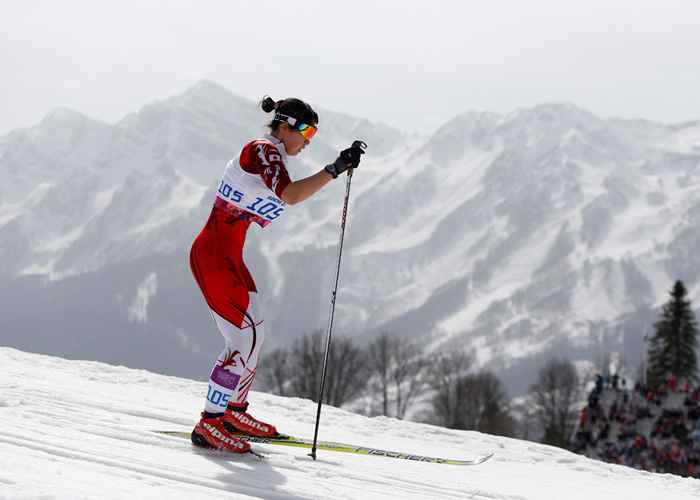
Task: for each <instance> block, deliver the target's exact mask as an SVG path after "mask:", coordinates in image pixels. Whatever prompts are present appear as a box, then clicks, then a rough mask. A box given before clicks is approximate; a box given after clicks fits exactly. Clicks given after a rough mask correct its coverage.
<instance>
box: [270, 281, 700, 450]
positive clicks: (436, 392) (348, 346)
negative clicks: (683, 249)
mask: <svg viewBox="0 0 700 500" xmlns="http://www.w3.org/2000/svg"><path fill="white" fill-rule="evenodd" d="M686 294H687V292H686V290H685V287H684V286H683V284H682V282H680V281H679V282H677V283H676V284H675V285H674V287H673V289H672V291H671V298H670V300H669V302H668V303H667V304H666V305H665V306H664V307H663V310H662V315H661V320H660V321H659V322H658V323H656V324H655V325H654V327H655V334H654V335H653V337H652V338H651V342H650V346H651V347H650V351H649V355H650V363H649V378H650V381H651V382H654V381H656V380H658V379H662V378H663V377H664V376H665V375H666V374H667V373H668V372H670V371H673V372H674V373H675V374H676V375H677V376H679V377H684V378H689V379H694V380H697V359H696V351H697V348H698V341H697V333H698V331H697V323H696V322H695V318H694V316H693V313H692V309H691V305H690V301H689V300H687V297H686ZM324 349H325V336H324V335H323V332H321V331H316V332H313V333H311V334H306V335H304V336H303V337H301V338H300V339H298V340H297V341H296V342H295V343H294V344H293V346H292V347H291V348H289V349H287V348H279V349H277V350H275V351H273V352H271V353H270V354H268V355H267V356H266V357H265V358H264V359H263V360H262V364H263V365H264V367H265V369H264V370H261V371H260V374H259V375H258V377H259V378H260V381H261V382H262V385H263V388H264V389H265V390H266V391H268V392H271V393H274V394H278V395H281V396H286V397H301V398H306V399H310V400H313V401H315V402H317V401H318V390H319V386H320V382H321V381H320V376H321V373H320V372H321V370H320V366H319V362H320V361H319V360H321V359H323V355H324ZM474 366H475V364H474V362H473V360H472V359H471V358H470V356H469V355H468V354H466V353H465V352H464V351H459V350H453V351H449V352H439V353H435V354H430V355H425V354H424V353H422V352H421V350H420V349H419V348H418V347H417V346H416V345H415V344H414V343H412V342H411V341H409V340H406V339H403V338H402V337H400V336H398V335H397V334H392V333H388V332H384V333H381V334H380V335H379V336H378V337H377V338H375V339H374V341H373V342H371V343H370V344H368V345H367V346H366V347H364V348H360V347H358V346H357V345H355V343H354V342H353V341H352V340H351V339H349V338H347V337H339V338H334V339H333V343H332V345H331V349H330V352H329V359H328V368H327V372H326V382H325V389H324V403H325V404H329V405H332V406H337V407H341V406H344V405H350V404H351V405H352V409H353V411H357V412H359V413H363V414H366V415H369V416H376V415H385V416H388V417H394V418H398V419H404V418H405V417H406V415H407V414H408V413H409V411H410V410H412V409H413V410H414V411H413V414H412V415H411V418H412V420H414V421H421V422H425V423H430V424H434V425H438V426H441V427H447V428H451V429H465V430H474V431H479V432H484V433H489V434H495V435H501V436H510V437H519V438H522V439H528V440H531V441H537V442H541V443H545V444H550V445H554V446H560V447H564V448H565V447H567V445H568V440H569V438H570V437H571V436H572V434H573V432H574V431H575V429H576V425H577V422H578V411H579V409H580V405H581V402H582V401H585V391H584V385H585V383H586V382H587V380H581V378H580V377H579V374H578V373H577V371H576V369H575V367H574V365H573V364H572V363H571V362H570V361H568V360H565V359H558V358H551V359H550V360H549V361H548V362H547V363H545V365H543V366H542V367H541V369H540V370H539V372H538V374H537V379H536V380H535V382H534V383H533V384H532V386H531V387H530V389H529V391H528V393H527V395H526V397H525V398H523V399H522V400H521V401H519V403H518V404H514V403H513V402H511V401H510V399H509V398H508V395H507V391H506V389H505V387H504V385H503V383H502V382H501V381H500V380H499V378H498V377H497V376H496V375H494V374H493V373H492V372H490V371H488V370H475V369H474ZM358 408H359V410H358Z"/></svg>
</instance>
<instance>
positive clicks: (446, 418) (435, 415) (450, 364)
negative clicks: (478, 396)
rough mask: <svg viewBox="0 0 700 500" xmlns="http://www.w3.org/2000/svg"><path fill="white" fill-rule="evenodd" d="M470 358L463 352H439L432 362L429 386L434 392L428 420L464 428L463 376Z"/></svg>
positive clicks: (444, 425)
mask: <svg viewBox="0 0 700 500" xmlns="http://www.w3.org/2000/svg"><path fill="white" fill-rule="evenodd" d="M470 364H471V360H470V358H469V356H468V355H467V354H466V353H464V352H454V353H451V354H440V355H438V357H437V358H436V359H435V360H434V362H433V363H432V368H431V370H430V386H431V389H433V391H434V392H435V395H434V396H433V410H432V415H431V418H430V420H431V421H432V422H433V423H435V424H437V425H441V426H443V427H448V428H450V429H464V428H465V424H464V420H463V417H464V409H465V408H464V407H465V401H464V388H463V386H464V378H465V377H466V376H467V375H468V373H469V367H470Z"/></svg>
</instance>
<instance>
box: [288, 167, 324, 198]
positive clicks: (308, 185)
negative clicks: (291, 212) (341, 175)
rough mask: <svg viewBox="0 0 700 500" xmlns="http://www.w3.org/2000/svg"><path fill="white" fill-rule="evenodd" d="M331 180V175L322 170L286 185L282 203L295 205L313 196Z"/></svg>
mask: <svg viewBox="0 0 700 500" xmlns="http://www.w3.org/2000/svg"><path fill="white" fill-rule="evenodd" d="M332 180H333V174H331V173H330V172H328V171H327V170H325V169H323V170H321V171H320V172H317V173H315V174H314V175H312V176H310V177H307V178H305V179H300V180H298V181H294V182H292V183H291V184H288V185H287V187H286V188H284V191H282V195H281V196H280V198H282V201H283V202H285V203H286V204H287V205H296V204H297V203H300V202H302V201H304V200H306V199H308V198H310V197H311V196H312V195H313V194H315V193H316V192H317V191H318V190H319V189H321V188H322V187H323V186H325V185H326V184H328V183H329V182H330V181H332Z"/></svg>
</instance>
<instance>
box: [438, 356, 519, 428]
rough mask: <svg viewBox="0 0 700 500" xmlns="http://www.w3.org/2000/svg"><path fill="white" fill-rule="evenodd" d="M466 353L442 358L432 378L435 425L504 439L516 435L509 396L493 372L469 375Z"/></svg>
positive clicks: (468, 361) (468, 360) (468, 362)
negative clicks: (493, 435)
mask: <svg viewBox="0 0 700 500" xmlns="http://www.w3.org/2000/svg"><path fill="white" fill-rule="evenodd" d="M470 364H471V362H470V359H469V357H468V356H467V355H466V354H465V353H463V352H456V353H451V354H447V355H441V356H440V357H439V359H438V360H437V362H436V363H434V367H435V368H434V369H433V370H432V375H431V386H432V388H433V390H434V391H435V395H434V397H433V412H432V418H431V420H432V422H433V423H436V424H438V425H442V426H444V427H449V428H451V429H468V430H476V431H480V432H487V433H490V434H498V435H502V436H512V435H514V433H515V421H514V419H513V417H512V416H511V414H510V407H509V401H508V397H507V394H506V391H505V388H504V387H503V384H502V383H501V381H500V380H499V379H498V378H497V377H496V376H495V375H493V374H492V373H490V372H487V371H485V372H480V373H476V374H470V373H469V366H470Z"/></svg>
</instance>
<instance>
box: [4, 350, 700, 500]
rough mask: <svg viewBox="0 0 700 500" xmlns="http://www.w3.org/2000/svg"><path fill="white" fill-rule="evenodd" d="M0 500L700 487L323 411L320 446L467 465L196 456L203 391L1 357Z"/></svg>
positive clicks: (505, 496)
mask: <svg viewBox="0 0 700 500" xmlns="http://www.w3.org/2000/svg"><path fill="white" fill-rule="evenodd" d="M0 388H2V391H1V392H0V428H1V429H2V432H0V498H3V499H6V500H20V499H37V498H42V499H44V498H46V499H49V498H50V499H70V500H80V499H89V500H92V499H94V498H101V499H104V500H112V499H114V500H122V499H124V498H149V499H164V500H166V499H167V500H172V499H188V500H198V499H206V500H208V499H210V498H213V497H215V498H222V499H223V498H225V499H248V498H261V499H267V500H283V499H300V498H303V499H308V500H313V499H328V498H337V499H358V498H359V499H363V500H375V499H387V500H388V499H395V498H397V497H400V498H405V499H421V500H424V499H428V500H433V499H434V500H448V499H460V500H461V499H465V498H474V499H491V498H498V499H502V500H542V499H559V498H566V499H568V500H590V499H599V498H605V499H609V498H658V499H665V498H673V499H674V500H691V499H695V498H697V497H698V495H699V494H700V481H699V480H697V479H690V478H681V477H679V476H674V475H671V474H652V473H648V472H644V471H638V470H635V469H632V468H629V467H624V466H621V465H611V464H606V463H603V462H598V461H594V460H591V459H588V458H585V457H582V456H579V455H574V454H573V453H570V452H567V451H565V450H561V449H557V448H552V447H549V446H544V445H539V444H535V443H528V442H526V441H518V440H515V439H507V438H499V437H494V436H489V435H486V434H480V433H478V432H469V431H457V430H450V429H443V428H440V427H434V426H430V425H425V424H416V423H412V422H403V421H400V420H395V419H390V418H386V417H376V418H367V417H362V416H358V415H353V414H352V413H348V412H346V411H343V410H339V409H337V408H331V407H325V408H324V410H323V414H322V417H321V426H320V430H319V439H322V440H328V441H336V442H343V443H352V444H357V445H359V446H368V447H373V448H378V449H389V450H395V451H400V452H405V453H413V454H418V455H426V456H439V457H444V458H455V459H470V458H476V457H479V456H482V455H483V454H487V453H492V452H494V453H495V455H494V457H493V458H491V459H490V460H489V461H487V462H485V463H483V464H481V465H477V466H475V467H460V466H455V465H444V464H434V463H426V462H418V461H413V460H396V459H389V458H386V457H375V456H362V455H354V454H348V453H334V452H330V451H322V450H319V451H318V454H317V460H316V461H313V460H312V459H311V458H310V457H308V456H307V453H308V451H309V450H308V449H303V448H291V447H275V446H269V445H255V448H256V449H257V451H259V452H262V453H264V454H265V455H266V456H267V459H265V460H261V459H258V458H257V457H253V456H250V455H246V456H240V455H233V454H228V453H223V452H217V451H211V450H203V449H199V448H195V447H193V446H192V445H191V444H190V443H189V441H186V440H183V439H180V438H177V437H172V436H165V435H159V434H155V433H152V432H149V430H175V431H190V430H191V429H192V427H193V425H194V422H195V421H196V420H197V419H198V412H199V411H200V409H201V406H202V401H203V397H204V394H206V385H205V384H204V383H203V382H193V381H191V380H186V379H182V378H175V377H166V376H163V375H156V374H153V373H150V372H147V371H144V370H133V369H128V368H125V367H117V366H110V365H106V364H103V363H96V362H91V361H90V362H87V361H67V360H65V359H60V358H55V357H49V356H40V355H36V354H28V353H24V352H20V351H17V350H14V349H8V348H4V347H0ZM250 400H251V411H253V408H254V411H255V415H257V416H259V417H260V418H265V419H267V420H268V421H271V422H274V423H275V424H276V425H277V427H278V428H279V429H283V430H285V431H287V432H289V433H292V434H294V435H299V436H301V437H312V436H313V432H314V423H315V419H316V405H315V404H313V403H312V402H311V401H308V400H304V399H290V398H282V397H278V396H272V395H268V394H261V393H257V392H251V395H250Z"/></svg>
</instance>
